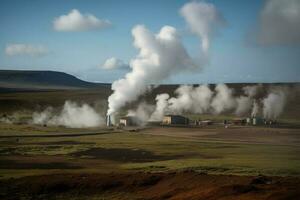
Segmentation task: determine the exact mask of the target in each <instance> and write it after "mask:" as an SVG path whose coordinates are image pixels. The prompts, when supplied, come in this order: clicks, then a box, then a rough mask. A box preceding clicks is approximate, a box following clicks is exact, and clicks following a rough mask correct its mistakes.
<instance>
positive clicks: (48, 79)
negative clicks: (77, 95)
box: [0, 70, 107, 90]
mask: <svg viewBox="0 0 300 200" xmlns="http://www.w3.org/2000/svg"><path fill="white" fill-rule="evenodd" d="M103 85H107V84H98V83H90V82H86V81H83V80H80V79H78V78H76V77H75V76H72V75H70V74H67V73H63V72H56V71H25V70H24V71H23V70H22V71H21V70H0V88H2V90H3V89H4V88H6V89H18V88H19V89H26V88H27V89H77V88H78V89H80V88H95V87H101V86H103Z"/></svg>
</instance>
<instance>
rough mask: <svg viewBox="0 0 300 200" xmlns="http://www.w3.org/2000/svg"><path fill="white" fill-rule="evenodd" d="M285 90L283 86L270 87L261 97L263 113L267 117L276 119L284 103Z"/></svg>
mask: <svg viewBox="0 0 300 200" xmlns="http://www.w3.org/2000/svg"><path fill="white" fill-rule="evenodd" d="M285 91H286V90H284V89H283V88H275V89H272V90H271V92H270V93H269V94H268V96H267V97H266V98H264V99H263V115H264V118H267V119H276V118H277V117H278V116H279V115H280V114H281V113H282V111H283V109H284V106H285V103H286V92H285Z"/></svg>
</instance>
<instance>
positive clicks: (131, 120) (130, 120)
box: [119, 116, 139, 126]
mask: <svg viewBox="0 0 300 200" xmlns="http://www.w3.org/2000/svg"><path fill="white" fill-rule="evenodd" d="M119 124H120V125H121V126H137V125H139V120H138V118H137V117H134V116H126V117H122V118H120V123H119Z"/></svg>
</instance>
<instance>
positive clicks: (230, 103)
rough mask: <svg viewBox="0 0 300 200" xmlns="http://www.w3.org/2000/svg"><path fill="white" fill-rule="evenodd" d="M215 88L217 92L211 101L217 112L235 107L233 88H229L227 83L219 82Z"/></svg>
mask: <svg viewBox="0 0 300 200" xmlns="http://www.w3.org/2000/svg"><path fill="white" fill-rule="evenodd" d="M215 90H216V92H217V94H216V96H215V97H214V99H213V101H212V103H211V106H212V108H213V110H214V113H215V114H220V113H221V112H224V111H227V110H230V109H232V108H234V106H235V104H236V101H235V99H234V97H233V89H230V88H228V87H227V85H225V84H218V85H217V86H216V88H215Z"/></svg>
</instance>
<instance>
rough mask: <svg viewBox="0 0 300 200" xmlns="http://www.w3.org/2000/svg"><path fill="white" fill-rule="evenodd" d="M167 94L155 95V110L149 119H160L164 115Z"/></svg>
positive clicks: (166, 105)
mask: <svg viewBox="0 0 300 200" xmlns="http://www.w3.org/2000/svg"><path fill="white" fill-rule="evenodd" d="M169 97H170V96H169V95H168V94H159V95H157V96H156V98H155V100H156V108H155V111H154V112H153V113H152V115H151V118H150V121H160V120H162V118H163V117H164V115H165V113H166V109H167V107H168V99H169Z"/></svg>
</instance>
